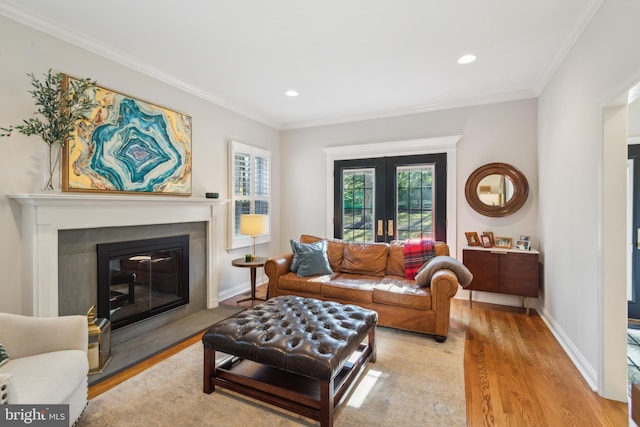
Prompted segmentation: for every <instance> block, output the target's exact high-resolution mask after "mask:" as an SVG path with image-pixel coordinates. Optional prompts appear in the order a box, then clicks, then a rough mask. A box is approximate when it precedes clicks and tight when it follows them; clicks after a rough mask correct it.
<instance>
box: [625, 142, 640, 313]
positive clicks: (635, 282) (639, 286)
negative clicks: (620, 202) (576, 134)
mask: <svg viewBox="0 0 640 427" xmlns="http://www.w3.org/2000/svg"><path fill="white" fill-rule="evenodd" d="M627 153H628V155H627V158H628V159H633V178H632V179H633V202H632V203H633V206H632V228H631V230H628V232H629V233H631V245H632V248H631V250H632V256H631V284H632V286H631V288H632V292H631V293H632V296H631V300H630V301H628V303H627V310H628V312H627V317H628V318H629V319H640V268H639V267H640V249H638V242H639V240H638V232H637V230H638V228H640V218H639V216H640V145H629V146H628V147H627Z"/></svg>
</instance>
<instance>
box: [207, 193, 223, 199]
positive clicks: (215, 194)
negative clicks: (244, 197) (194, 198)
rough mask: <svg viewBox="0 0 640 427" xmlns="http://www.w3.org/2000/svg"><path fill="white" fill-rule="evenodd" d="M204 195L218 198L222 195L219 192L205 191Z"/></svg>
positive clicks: (208, 197)
mask: <svg viewBox="0 0 640 427" xmlns="http://www.w3.org/2000/svg"><path fill="white" fill-rule="evenodd" d="M204 196H205V197H206V198H207V199H217V198H218V197H220V194H219V193H204Z"/></svg>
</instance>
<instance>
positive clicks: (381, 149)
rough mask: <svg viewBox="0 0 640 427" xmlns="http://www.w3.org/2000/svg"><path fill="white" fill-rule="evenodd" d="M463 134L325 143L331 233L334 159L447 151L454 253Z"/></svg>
mask: <svg viewBox="0 0 640 427" xmlns="http://www.w3.org/2000/svg"><path fill="white" fill-rule="evenodd" d="M460 138H462V135H451V136H443V137H437V138H425V139H414V140H409V141H391V142H380V143H373V144H358V145H342V146H338V147H325V148H323V151H324V153H325V155H326V157H327V164H326V167H327V175H326V176H327V187H326V188H327V194H326V200H327V202H326V204H327V215H326V218H327V223H326V230H327V231H326V233H327V236H333V162H334V161H336V160H350V159H368V158H373V157H387V156H388V157H393V156H409V155H414V154H434V153H447V244H448V245H449V250H450V252H451V253H452V254H456V253H457V244H456V241H457V235H456V230H457V221H456V218H457V216H456V212H457V204H456V185H457V184H456V165H457V158H456V154H457V145H458V142H459V141H460Z"/></svg>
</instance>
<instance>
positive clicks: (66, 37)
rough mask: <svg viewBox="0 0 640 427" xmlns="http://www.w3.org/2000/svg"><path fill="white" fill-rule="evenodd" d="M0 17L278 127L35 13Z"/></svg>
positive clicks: (0, 11)
mask: <svg viewBox="0 0 640 427" xmlns="http://www.w3.org/2000/svg"><path fill="white" fill-rule="evenodd" d="M0 15H3V16H5V17H7V18H9V19H11V20H14V21H16V22H19V23H21V24H24V25H26V26H28V27H31V28H33V29H35V30H38V31H41V32H43V33H45V34H48V35H50V36H52V37H55V38H57V39H60V40H63V41H65V42H67V43H70V44H72V45H74V46H78V47H79V48H82V49H84V50H87V51H89V52H91V53H93V54H96V55H99V56H102V57H104V58H106V59H108V60H109V61H113V62H116V63H118V64H120V65H123V66H125V67H127V68H130V69H132V70H134V71H137V72H139V73H141V74H144V75H146V76H149V77H152V78H154V79H156V80H159V81H161V82H163V83H166V84H168V85H170V86H173V87H176V88H178V89H180V90H182V91H185V92H187V93H190V94H192V95H194V96H197V97H198V98H201V99H204V100H206V101H209V102H211V103H213V104H216V105H218V106H220V107H223V108H226V109H227V110H230V111H233V112H235V113H238V114H240V115H242V116H244V117H247V118H249V119H252V120H255V121H257V122H260V123H262V124H264V125H267V126H269V127H272V128H275V129H280V123H277V122H274V121H273V120H270V119H268V118H266V117H264V116H263V115H260V114H257V113H256V112H254V111H252V110H249V109H247V108H242V107H240V106H238V105H235V104H233V103H231V102H228V101H226V100H225V99H223V98H220V97H219V96H217V95H215V94H212V93H210V92H207V91H204V90H202V89H200V88H197V87H195V86H193V85H191V84H189V83H186V82H184V81H182V80H180V79H179V78H177V77H175V76H172V75H170V74H168V73H165V72H163V71H161V70H159V69H157V68H155V67H153V66H151V65H149V64H147V63H144V62H141V61H140V60H139V59H137V58H135V57H133V56H131V55H127V54H126V53H124V52H122V51H120V50H117V49H114V48H112V47H111V46H108V45H106V44H104V43H102V42H100V41H98V40H95V39H92V38H90V37H87V36H86V35H84V34H80V33H78V32H76V31H74V30H72V29H70V28H68V27H65V26H61V25H54V24H52V23H50V22H48V21H47V20H46V19H44V18H42V17H41V16H39V15H37V14H35V13H27V12H25V11H23V10H20V9H17V8H15V7H12V6H10V5H7V4H0Z"/></svg>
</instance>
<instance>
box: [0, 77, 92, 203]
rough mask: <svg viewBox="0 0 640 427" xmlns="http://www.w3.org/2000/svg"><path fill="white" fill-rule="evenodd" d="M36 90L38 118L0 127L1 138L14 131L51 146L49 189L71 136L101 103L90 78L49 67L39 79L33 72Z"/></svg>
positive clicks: (34, 88)
mask: <svg viewBox="0 0 640 427" xmlns="http://www.w3.org/2000/svg"><path fill="white" fill-rule="evenodd" d="M27 76H29V77H31V86H33V90H31V91H29V93H30V94H31V96H32V97H33V99H34V100H35V105H36V106H38V110H37V112H36V113H34V114H35V115H36V117H31V118H29V119H25V120H23V121H22V122H23V124H20V125H12V126H9V127H6V128H4V127H0V137H3V136H6V137H9V136H11V134H12V133H13V132H14V131H17V132H19V133H21V134H23V135H27V136H31V135H38V136H39V137H40V138H42V140H43V141H44V142H45V143H47V144H48V146H49V177H48V180H47V184H46V186H45V188H44V189H45V191H46V190H53V189H54V187H53V176H54V172H55V170H56V169H57V168H58V166H59V164H60V154H61V153H62V149H63V148H64V146H65V144H66V142H67V139H68V138H69V136H70V135H71V134H72V133H73V132H75V131H76V128H77V126H78V123H79V121H80V120H86V119H87V118H88V114H89V113H90V112H91V111H93V109H94V108H95V107H96V106H97V105H98V103H97V102H96V101H95V97H94V96H92V93H93V94H95V90H96V88H97V84H96V82H95V80H91V79H87V78H85V79H71V78H66V79H65V76H64V74H62V73H52V71H51V70H49V71H48V72H47V73H46V74H44V78H43V80H42V81H41V80H39V79H37V78H36V76H35V75H34V74H33V73H29V74H27Z"/></svg>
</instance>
